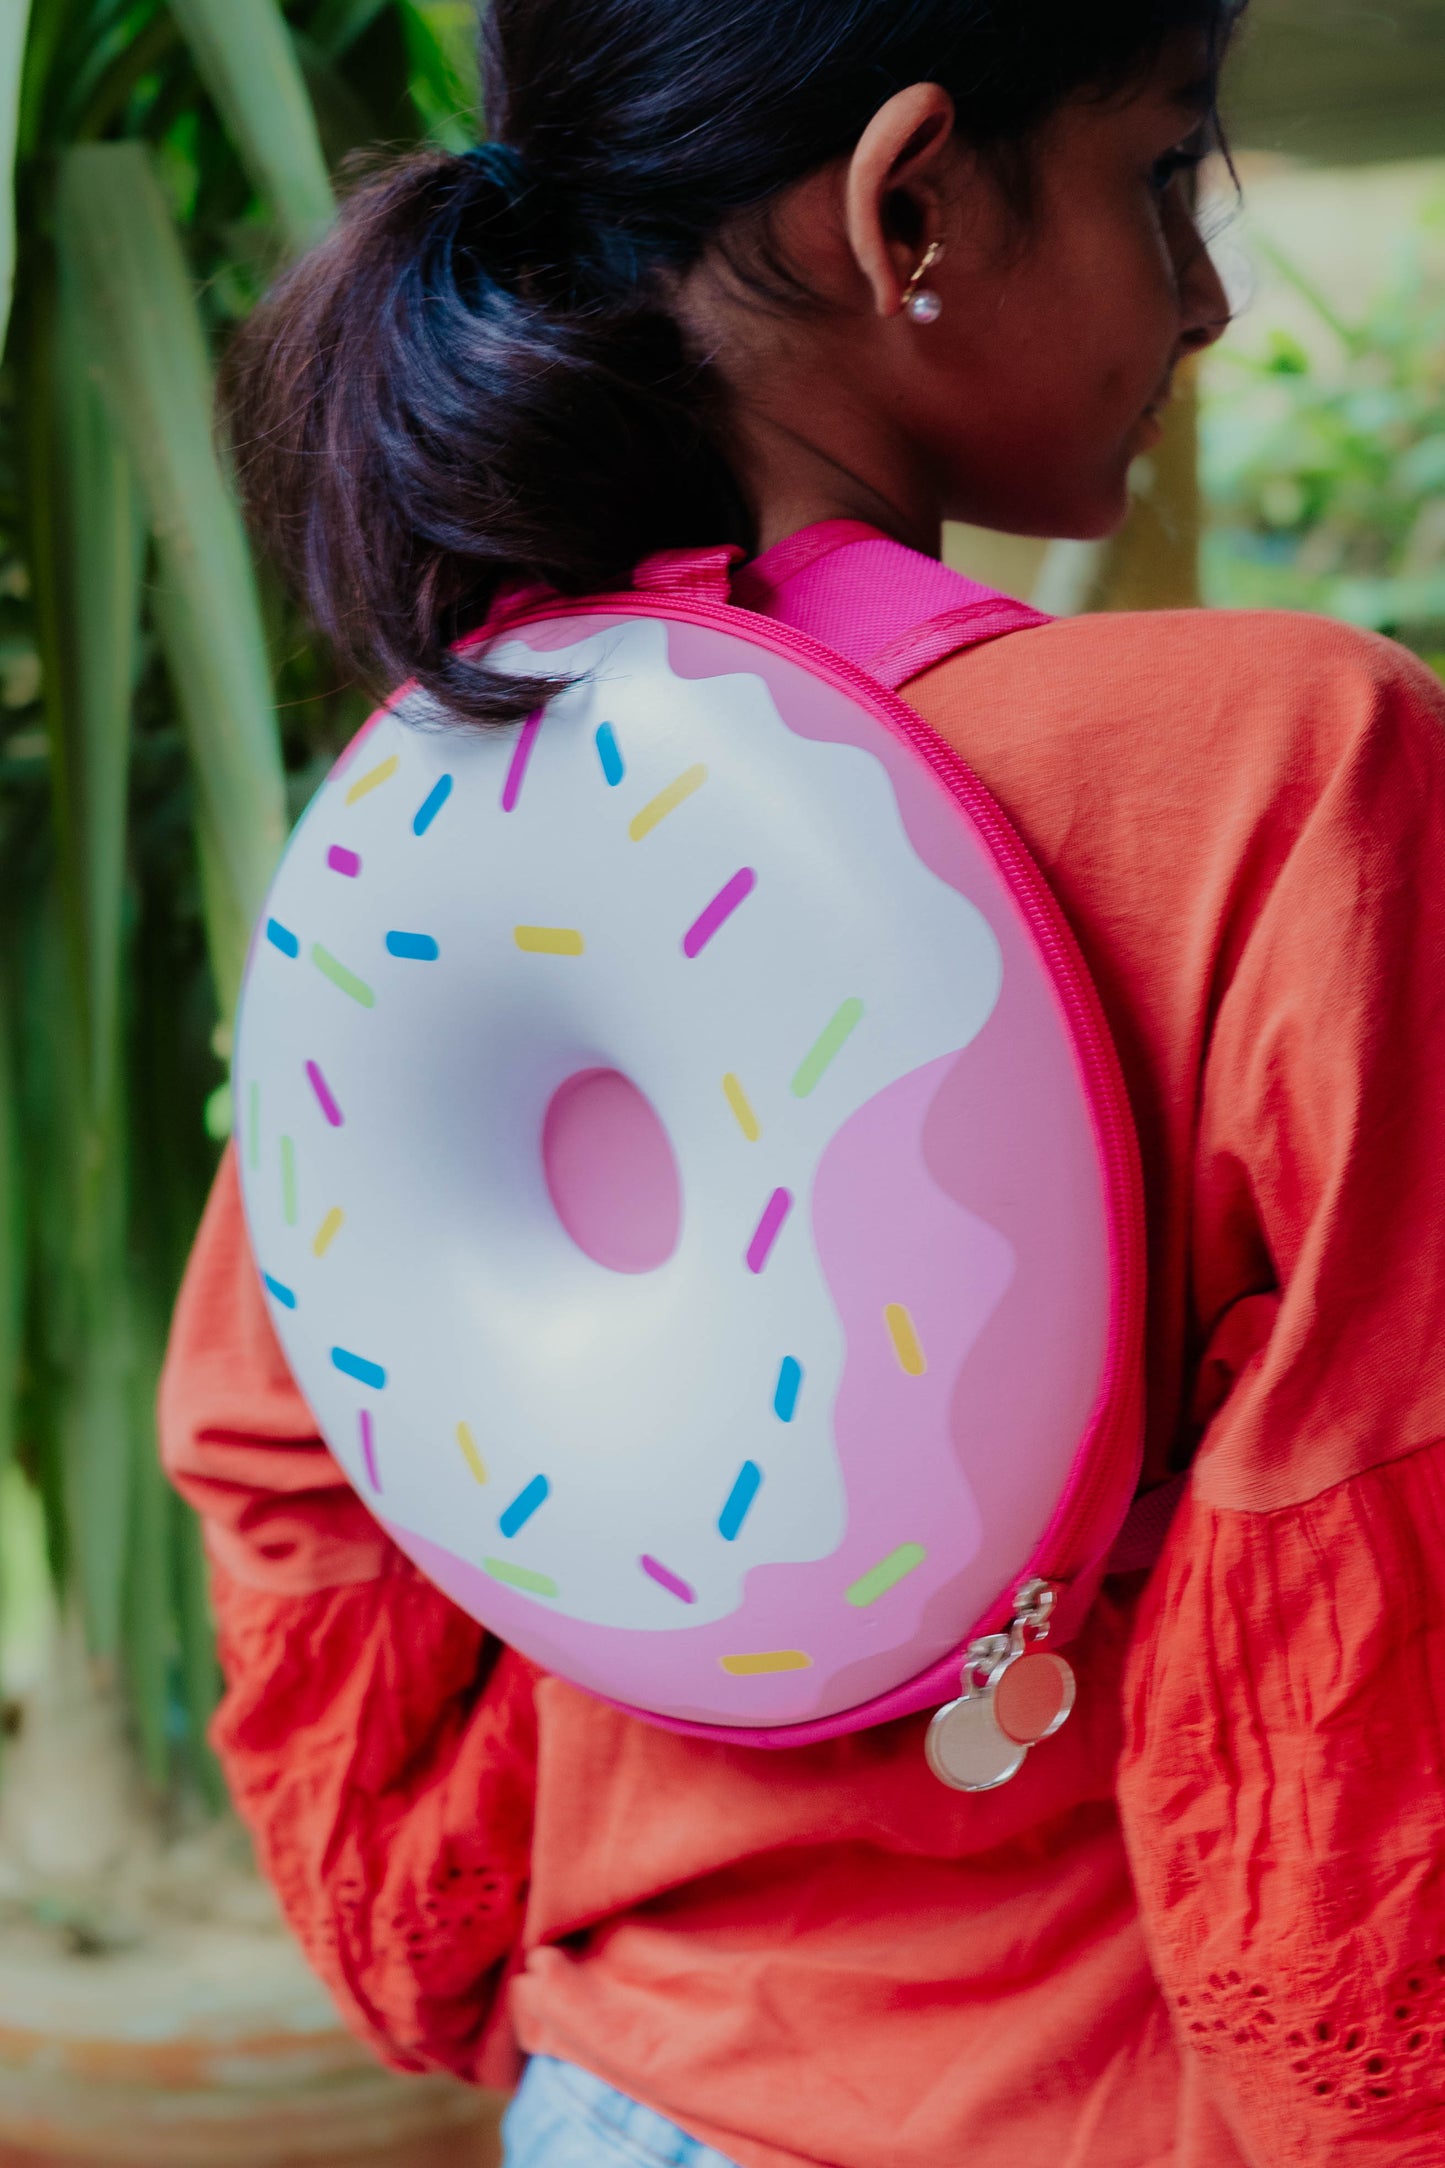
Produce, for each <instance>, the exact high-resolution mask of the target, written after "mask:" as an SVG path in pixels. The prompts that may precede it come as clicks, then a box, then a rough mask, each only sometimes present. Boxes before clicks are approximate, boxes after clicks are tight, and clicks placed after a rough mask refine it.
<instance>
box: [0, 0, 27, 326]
mask: <svg viewBox="0 0 1445 2168" xmlns="http://www.w3.org/2000/svg"><path fill="white" fill-rule="evenodd" d="M29 21H30V0H4V5H3V6H0V353H3V352H4V349H5V331H6V326H7V325H8V324H9V321H10V301H11V297H12V295H13V293H14V291H15V145H16V137H17V135H18V132H19V128H20V83H21V77H22V74H23V71H24V66H25V32H26V30H27V28H28V26H29Z"/></svg>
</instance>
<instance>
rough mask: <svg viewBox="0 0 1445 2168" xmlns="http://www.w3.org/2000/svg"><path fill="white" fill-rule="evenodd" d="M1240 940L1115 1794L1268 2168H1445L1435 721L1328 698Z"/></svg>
mask: <svg viewBox="0 0 1445 2168" xmlns="http://www.w3.org/2000/svg"><path fill="white" fill-rule="evenodd" d="M1335 686H1336V691H1335V692H1334V693H1333V694H1332V695H1331V697H1332V698H1333V699H1334V704H1335V712H1336V715H1337V716H1338V717H1343V718H1344V721H1343V722H1339V723H1337V725H1336V726H1335V727H1334V728H1333V730H1325V729H1316V730H1314V731H1313V732H1312V733H1310V734H1308V735H1307V736H1305V737H1303V738H1302V740H1301V744H1302V751H1301V754H1300V757H1299V759H1298V761H1297V762H1296V763H1295V765H1294V767H1293V769H1292V771H1291V777H1290V793H1291V795H1290V798H1289V802H1288V806H1287V808H1286V812H1287V818H1285V819H1284V820H1283V821H1277V822H1276V824H1275V826H1274V827H1273V828H1269V827H1266V826H1263V825H1262V826H1261V829H1260V831H1259V834H1258V836H1257V837H1256V839H1255V842H1254V845H1253V847H1252V849H1251V850H1250V852H1248V853H1247V854H1246V856H1245V859H1244V863H1243V867H1242V870H1241V872H1240V875H1239V877H1238V879H1237V882H1236V884H1235V903H1234V913H1233V916H1232V918H1231V919H1230V921H1229V922H1228V923H1226V924H1225V925H1224V926H1223V927H1222V928H1221V929H1220V935H1219V950H1218V956H1217V962H1216V986H1217V1000H1216V1006H1215V1010H1214V1013H1213V1016H1212V1018H1211V1019H1210V1030H1209V1040H1208V1048H1207V1053H1206V1057H1205V1061H1204V1072H1203V1089H1202V1095H1201V1101H1200V1115H1199V1128H1198V1159H1197V1166H1196V1172H1195V1185H1194V1198H1195V1213H1194V1233H1193V1241H1194V1257H1193V1264H1192V1280H1193V1286H1194V1290H1195V1303H1196V1311H1195V1315H1194V1317H1193V1319H1192V1332H1193V1334H1194V1337H1195V1341H1196V1346H1197V1351H1198V1364H1197V1375H1198V1380H1199V1387H1200V1402H1199V1407H1198V1410H1197V1414H1198V1418H1199V1421H1200V1424H1201V1427H1202V1431H1203V1436H1202V1444H1201V1447H1200V1451H1199V1455H1198V1458H1197V1461H1196V1464H1195V1472H1194V1477H1193V1482H1192V1490H1191V1497H1190V1499H1189V1502H1188V1504H1187V1506H1186V1508H1185V1510H1184V1512H1183V1514H1182V1515H1181V1518H1180V1520H1179V1523H1178V1524H1177V1526H1176V1528H1175V1529H1174V1531H1173V1533H1172V1535H1171V1538H1170V1541H1169V1544H1168V1547H1167V1550H1166V1553H1165V1556H1164V1558H1163V1560H1162V1561H1161V1564H1160V1566H1159V1568H1158V1570H1157V1572H1156V1575H1155V1579H1154V1583H1153V1585H1152V1587H1151V1589H1150V1591H1149V1593H1148V1596H1147V1598H1146V1602H1145V1607H1144V1611H1143V1614H1142V1619H1141V1624H1140V1628H1139V1633H1138V1638H1137V1642H1136V1646H1135V1651H1134V1656H1133V1661H1132V1666H1131V1673H1130V1683H1129V1689H1128V1703H1127V1714H1128V1737H1127V1745H1126V1750H1125V1755H1124V1760H1123V1764H1122V1769H1121V1778H1120V1797H1121V1803H1122V1810H1123V1815H1124V1823H1125V1830H1126V1835H1127V1839H1128V1843H1129V1848H1130V1854H1131V1858H1132V1861H1133V1866H1134V1872H1135V1877H1136V1881H1137V1885H1138V1889H1139V1895H1140V1901H1141V1906H1142V1910H1143V1918H1144V1924H1145V1929H1146V1932H1147V1934H1148V1937H1149V1940H1150V1945H1151V1949H1152V1952H1153V1956H1154V1961H1155V1964H1156V1968H1157V1970H1158V1974H1159V1977H1160V1979H1161V1981H1162V1982H1163V1985H1164V1988H1165V1991H1166V1994H1167V1997H1168V2000H1169V2003H1170V2007H1171V2010H1172V2014H1173V2018H1174V2022H1175V2026H1176V2030H1177V2032H1178V2036H1179V2039H1180V2042H1181V2045H1182V2048H1183V2051H1184V2052H1185V2053H1186V2055H1189V2056H1191V2057H1194V2058H1197V2059H1199V2061H1200V2062H1201V2063H1202V2065H1203V2066H1204V2068H1205V2070H1206V2071H1207V2075H1208V2084H1209V2088H1210V2090H1211V2091H1212V2094H1213V2097H1214V2098H1215V2099H1216V2100H1217V2102H1218V2103H1219V2105H1220V2108H1221V2111H1222V2112H1223V2113H1225V2114H1226V2115H1227V2116H1228V2117H1229V2119H1230V2121H1231V2122H1232V2123H1233V2124H1234V2126H1235V2127H1236V2129H1237V2131H1238V2134H1239V2137H1240V2140H1241V2143H1242V2144H1243V2145H1244V2147H1245V2149H1246V2151H1247V2152H1248V2154H1249V2157H1250V2158H1251V2159H1252V2160H1254V2161H1256V2162H1258V2163H1259V2164H1260V2168H1335V2164H1337V2163H1338V2164H1340V2168H1344V2164H1346V2163H1350V2164H1353V2163H1356V2162H1358V2163H1360V2164H1362V2168H1363V2164H1366V2163H1368V2164H1372V2168H1373V2164H1378V2168H1386V2164H1388V2168H1426V2164H1427V2163H1429V2164H1432V2168H1438V2164H1439V2162H1440V2161H1442V2160H1445V1444H1442V1442H1441V1441H1442V1440H1445V733H1442V728H1441V720H1442V714H1441V704H1440V700H1439V693H1438V688H1436V687H1433V686H1432V684H1431V683H1430V681H1429V680H1428V679H1426V677H1425V675H1424V673H1423V672H1419V671H1417V670H1416V669H1415V668H1414V666H1413V665H1411V664H1409V663H1408V662H1407V661H1406V660H1405V659H1404V658H1402V657H1399V656H1398V655H1397V654H1396V653H1395V652H1394V651H1389V650H1385V649H1384V648H1383V646H1382V645H1381V644H1379V643H1372V644H1369V645H1367V644H1366V643H1363V642H1357V643H1355V644H1354V646H1353V647H1352V648H1351V650H1350V652H1349V653H1348V655H1345V656H1342V657H1341V667H1340V668H1339V669H1338V670H1337V672H1336V676H1335Z"/></svg>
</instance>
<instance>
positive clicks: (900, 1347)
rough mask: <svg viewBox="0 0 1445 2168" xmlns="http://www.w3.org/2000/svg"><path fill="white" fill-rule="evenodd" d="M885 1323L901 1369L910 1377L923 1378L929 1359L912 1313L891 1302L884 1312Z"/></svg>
mask: <svg viewBox="0 0 1445 2168" xmlns="http://www.w3.org/2000/svg"><path fill="white" fill-rule="evenodd" d="M883 1322H884V1324H885V1325H886V1326H887V1327H888V1336H889V1338H890V1339H891V1340H892V1342H893V1352H894V1354H895V1355H896V1356H897V1357H898V1362H899V1367H900V1368H901V1369H903V1370H905V1371H906V1372H907V1374H908V1376H909V1377H911V1378H921V1377H922V1376H923V1374H924V1372H925V1371H926V1370H927V1368H928V1359H927V1357H926V1356H925V1355H924V1352H923V1345H922V1342H921V1341H920V1340H919V1337H918V1328H917V1326H916V1325H915V1324H914V1322H913V1317H912V1314H911V1312H909V1311H908V1310H905V1309H904V1307H903V1304H902V1303H901V1302H890V1303H889V1305H888V1307H887V1309H886V1310H885V1311H884V1312H883Z"/></svg>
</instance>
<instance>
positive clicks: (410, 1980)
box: [160, 1157, 536, 2083]
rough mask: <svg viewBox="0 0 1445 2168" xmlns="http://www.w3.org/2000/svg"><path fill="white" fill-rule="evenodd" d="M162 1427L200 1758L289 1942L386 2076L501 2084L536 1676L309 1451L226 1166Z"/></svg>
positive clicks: (187, 1305) (530, 1780) (172, 1359)
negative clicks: (446, 2075)
mask: <svg viewBox="0 0 1445 2168" xmlns="http://www.w3.org/2000/svg"><path fill="white" fill-rule="evenodd" d="M160 1412H161V1438H162V1451H163V1455H164V1458H165V1462H166V1466H167V1469H168V1472H169V1473H170V1475H171V1478H172V1480H173V1481H174V1482H175V1483H176V1485H177V1487H178V1488H179V1489H180V1490H181V1492H182V1493H183V1494H184V1495H185V1496H186V1497H187V1498H189V1499H190V1501H191V1503H192V1504H193V1505H194V1506H195V1507H196V1508H197V1510H198V1512H199V1513H200V1515H201V1517H202V1524H203V1527H204V1530H205V1536H206V1543H207V1548H208V1551H209V1553H210V1556H211V1560H212V1568H213V1571H212V1591H213V1599H214V1603H215V1609H216V1614H217V1624H218V1628H219V1637H220V1651H221V1661H222V1668H223V1672H224V1675H225V1681H226V1689H225V1694H224V1697H223V1700H222V1703H221V1707H220V1709H219V1711H218V1714H217V1717H216V1720H215V1725H214V1729H213V1743H214V1745H215V1747H216V1751H217V1753H218V1754H219V1756H220V1758H221V1762H222V1765H223V1768H224V1770H225V1773H226V1778H227V1781H228V1783H229V1785H230V1788H231V1792H232V1796H233V1798H234V1800H235V1803H236V1806H237V1809H238V1810H239V1812H240V1813H241V1815H242V1816H243V1818H244V1819H245V1821H246V1822H247V1824H248V1826H249V1827H250V1829H251V1832H252V1835H253V1837H254V1839H255V1842H256V1847H257V1852H258V1856H259V1858H260V1861H261V1864H262V1867H263V1868H264V1870H265V1872H266V1873H267V1875H268V1876H269V1878H270V1879H271V1881H272V1883H273V1884H274V1886H275V1888H276V1891H277V1893H278V1895H279V1897H280V1900H281V1903H282V1906H283V1908H284V1910H285V1913H286V1916H287V1918H288V1920H289V1922H290V1924H291V1927H292V1929H293V1931H294V1932H295V1934H296V1936H297V1938H298V1939H299V1941H300V1943H301V1945H302V1947H303V1949H304V1950H305V1953H306V1955H307V1957H308V1959H309V1960H310V1962H311V1964H312V1965H313V1967H314V1968H315V1970H316V1971H317V1972H318V1973H319V1974H320V1976H321V1977H322V1978H323V1979H324V1980H325V1982H326V1983H327V1985H328V1987H329V1988H330V1989H331V1991H332V1994H333V1995H334V1997H335V1999H336V2002H337V2004H338V2007H339V2008H340V2010H341V2013H342V2015H343V2017H344V2018H345V2019H346V2020H347V2022H348V2023H349V2024H350V2025H351V2026H352V2027H353V2028H354V2029H355V2030H356V2031H357V2032H358V2033H359V2034H360V2035H361V2036H362V2037H363V2038H365V2039H366V2040H367V2041H368V2042H369V2044H370V2045H371V2046H372V2048H373V2049H374V2050H375V2052H376V2053H377V2054H378V2055H379V2056H380V2057H381V2058H382V2059H383V2060H384V2061H386V2062H388V2063H390V2064H392V2065H393V2066H394V2067H395V2068H398V2069H403V2070H412V2071H424V2070H447V2071H450V2072H452V2073H454V2074H455V2075H456V2076H459V2077H462V2078H466V2079H471V2080H479V2081H481V2082H484V2083H501V2082H505V2081H506V2080H507V2079H508V2078H509V2077H510V2076H511V2075H512V2073H513V2062H512V2048H511V2043H510V2040H509V2036H508V2034H507V2030H506V2023H505V2016H504V2013H503V2010H502V2006H501V1995H500V1990H501V1988H502V1985H503V1983H504V1981H505V1978H506V1975H507V1970H508V1966H509V1963H510V1961H511V1959H512V1956H513V1953H514V1951H515V1950H516V1948H517V1945H518V1943H519V1939H520V1935H521V1927H522V1916H523V1908H524V1905H525V1900H526V1892H527V1878H528V1862H529V1855H530V1846H531V1828H532V1811H533V1796H534V1789H535V1768H536V1727H535V1716H534V1711H533V1703H532V1689H533V1684H534V1681H535V1676H536V1674H535V1673H534V1672H533V1671H532V1669H531V1667H530V1666H529V1665H527V1664H526V1663H524V1662H523V1661H522V1660H521V1659H520V1658H518V1657H516V1656H515V1655H514V1654H513V1653H512V1652H511V1651H508V1650H504V1649H502V1647H501V1646H500V1644H499V1643H497V1642H495V1641H493V1640H492V1639H491V1638H490V1637H489V1636H488V1635H486V1634H485V1633H484V1632H483V1630H482V1628H481V1627H479V1626H477V1625H475V1624H474V1623H473V1622H472V1621H471V1620H470V1619H468V1618H466V1617H465V1616H464V1615H463V1614H462V1613H461V1612H460V1611H458V1610H457V1609H456V1607H455V1606H454V1605H453V1604H451V1603H450V1602H449V1601H448V1600H447V1599H446V1598H445V1597H444V1596H442V1595H441V1594H440V1593H439V1592H438V1591H437V1590H436V1589H434V1588H433V1587H432V1586H431V1584H430V1583H429V1582H427V1581H426V1580H425V1579H424V1578H423V1577H422V1576H421V1575H420V1574H419V1573H418V1572H417V1571H416V1570H415V1569H414V1568H413V1567H412V1566H411V1565H410V1564H409V1563H408V1561H407V1560H406V1559H405V1558H404V1557H403V1556H402V1554H401V1553H400V1552H399V1551H398V1550H397V1549H396V1547H395V1546H394V1545H393V1544H392V1543H391V1541H390V1540H389V1538H388V1537H387V1536H386V1535H385V1534H384V1532H383V1531H382V1530H381V1529H380V1528H379V1527H378V1526H377V1524H376V1522H375V1521H373V1520H372V1518H371V1516H370V1515H369V1514H368V1513H367V1512H366V1510H365V1508H364V1507H363V1506H362V1505H361V1503H360V1501H359V1500H358V1499H357V1498H356V1497H355V1495H354V1493H353V1492H352V1491H351V1489H350V1487H349V1486H348V1484H347V1482H346V1480H345V1477H344V1476H343V1475H342V1473H341V1470H340V1468H339V1467H338V1466H337V1464H336V1463H335V1461H334V1460H333V1459H332V1458H331V1456H330V1454H329V1453H328V1452H327V1451H326V1448H325V1446H324V1445H323V1444H322V1442H321V1440H320V1439H319V1438H318V1436H317V1434H316V1427H315V1424H314V1422H313V1420H312V1418H311V1414H310V1411H309V1410H308V1408H307V1407H306V1404H305V1402H304V1401H303V1400H302V1398H301V1396H300V1394H299V1393H298V1392H297V1390H296V1387H295V1385H294V1383H293V1382H292V1380H291V1376H290V1373H289V1371H288V1370H287V1367H286V1364H285V1360H284V1358H283V1356H282V1354H281V1351H280V1348H279V1347H278V1345H277V1343H276V1339H275V1336H274V1334H273V1332H272V1330H271V1325H270V1320H269V1318H268V1317H267V1314H266V1309H265V1305H264V1302H263V1300H262V1297H261V1293H260V1289H259V1285H258V1282H257V1278H256V1273H255V1268H254V1266H253V1264H252V1262H251V1256H250V1251H249V1247H248V1245H247V1242H246V1237H245V1229H244V1225H243V1221H242V1214H241V1205H240V1196H239V1185H238V1183H237V1180H236V1174H235V1168H234V1164H233V1162H232V1161H231V1159H230V1158H229V1157H228V1158H227V1160H226V1162H225V1163H224V1165H223V1167H222V1169H221V1173H220V1175H219V1177H218V1179H217V1184H216V1188H215V1191H214V1193H213V1196H212V1199H211V1203H210V1206H209V1208H208V1210H207V1214H206V1218H205V1222H204V1224H203V1227H202V1230H201V1234H200V1237H199V1239H198V1242H197V1245H196V1249H195V1253H194V1255H193V1258H192V1261H191V1265H190V1269H189V1272H188V1274H187V1279H186V1284H185V1288H184V1290H183V1292H182V1296H181V1301H180V1304H179V1307H178V1309H177V1313H176V1320H175V1326H174V1330H173V1333H172V1339H171V1347H170V1352H169V1356H168V1359H167V1364H166V1372H165V1377H164V1380H163V1383H162V1390H161V1411H160Z"/></svg>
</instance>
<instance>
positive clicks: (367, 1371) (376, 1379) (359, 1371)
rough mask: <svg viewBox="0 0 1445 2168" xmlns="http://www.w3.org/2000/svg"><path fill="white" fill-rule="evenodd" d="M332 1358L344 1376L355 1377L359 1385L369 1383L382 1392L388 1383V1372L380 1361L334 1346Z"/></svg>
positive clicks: (373, 1388) (374, 1389)
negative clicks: (370, 1361)
mask: <svg viewBox="0 0 1445 2168" xmlns="http://www.w3.org/2000/svg"><path fill="white" fill-rule="evenodd" d="M331 1360H332V1362H333V1363H335V1365H336V1367H337V1369H338V1370H339V1371H340V1372H341V1375H342V1376H343V1377H344V1378H355V1380H356V1382H357V1384H358V1385H369V1386H370V1387H371V1388H372V1390H373V1391H374V1392H378V1393H379V1392H380V1391H381V1388H382V1387H383V1385H385V1383H386V1372H385V1371H384V1370H383V1369H382V1367H381V1364H380V1363H369V1362H368V1361H367V1360H366V1358H365V1356H364V1355H353V1354H352V1353H351V1350H350V1349H349V1348H344V1347H334V1348H333V1349H332V1350H331Z"/></svg>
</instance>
